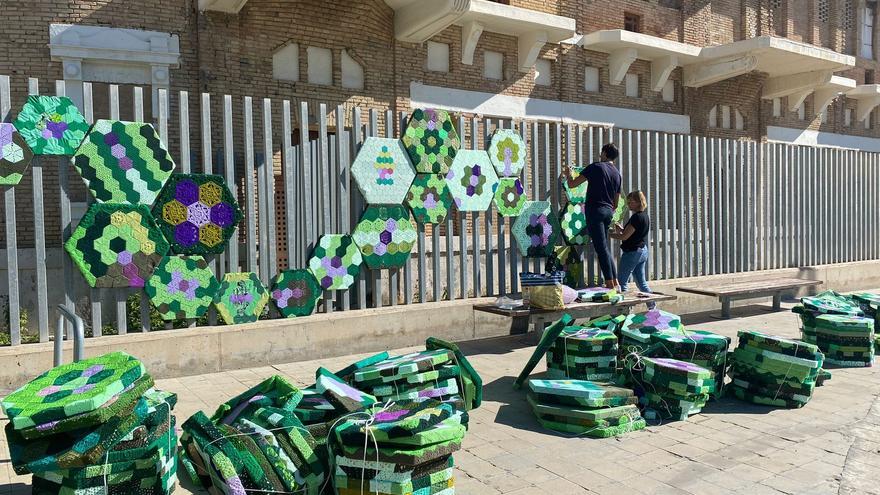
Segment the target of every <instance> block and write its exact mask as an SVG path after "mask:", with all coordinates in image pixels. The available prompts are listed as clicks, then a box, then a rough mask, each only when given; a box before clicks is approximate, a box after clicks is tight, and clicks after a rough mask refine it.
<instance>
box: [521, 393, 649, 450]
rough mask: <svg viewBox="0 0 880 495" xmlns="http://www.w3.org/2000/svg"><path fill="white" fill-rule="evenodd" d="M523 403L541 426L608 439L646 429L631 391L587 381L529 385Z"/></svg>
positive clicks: (562, 431)
mask: <svg viewBox="0 0 880 495" xmlns="http://www.w3.org/2000/svg"><path fill="white" fill-rule="evenodd" d="M526 400H527V401H528V403H529V405H530V406H531V408H532V411H533V412H534V413H535V417H536V418H537V420H538V423H540V424H541V426H543V427H545V428H547V429H550V430H554V431H558V432H561V433H567V434H570V435H572V436H586V437H594V438H607V437H613V436H617V435H621V434H624V433H627V432H630V431H635V430H640V429H642V428H644V427H645V420H644V419H643V418H642V415H641V413H640V412H639V408H638V406H637V404H638V398H637V397H636V396H635V394H634V393H633V391H632V390H630V389H627V388H621V387H615V386H612V385H609V384H605V383H599V382H593V381H588V380H538V379H532V380H529V381H528V392H527V394H526Z"/></svg>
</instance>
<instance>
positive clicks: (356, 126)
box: [306, 107, 425, 309]
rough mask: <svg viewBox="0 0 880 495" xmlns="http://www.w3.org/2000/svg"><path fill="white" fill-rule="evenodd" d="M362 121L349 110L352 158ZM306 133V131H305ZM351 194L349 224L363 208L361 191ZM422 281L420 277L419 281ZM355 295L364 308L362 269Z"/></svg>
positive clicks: (421, 300) (358, 114) (352, 222)
mask: <svg viewBox="0 0 880 495" xmlns="http://www.w3.org/2000/svg"><path fill="white" fill-rule="evenodd" d="M362 129H363V128H362V123H361V109H360V108H358V107H354V108H353V109H352V112H351V140H350V142H349V145H350V150H351V151H350V152H351V156H352V159H354V157H356V156H357V152H358V150H359V149H360V145H361V140H362V139H361V138H362V137H363V136H362ZM306 133H308V131H306ZM352 195H353V205H352V207H351V208H350V210H349V213H350V217H351V223H350V224H349V226H352V225H354V222H356V219H357V218H359V217H360V214H361V210H363V204H364V201H363V198H362V197H361V193H360V191H359V190H358V189H357V188H354V190H353V191H352ZM419 252H420V253H421V252H423V251H422V249H421V248H420V249H419ZM422 281H424V279H422V280H421V281H420V282H422ZM357 297H358V309H366V307H367V278H366V274H365V273H364V271H363V270H361V271H360V273H358V278H357ZM419 302H425V300H424V299H420V300H419Z"/></svg>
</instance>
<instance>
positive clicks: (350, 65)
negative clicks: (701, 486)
mask: <svg viewBox="0 0 880 495" xmlns="http://www.w3.org/2000/svg"><path fill="white" fill-rule="evenodd" d="M342 87H343V88H349V89H364V66H363V65H361V64H360V63H359V62H358V61H357V60H355V59H354V58H352V56H351V55H349V53H348V50H342Z"/></svg>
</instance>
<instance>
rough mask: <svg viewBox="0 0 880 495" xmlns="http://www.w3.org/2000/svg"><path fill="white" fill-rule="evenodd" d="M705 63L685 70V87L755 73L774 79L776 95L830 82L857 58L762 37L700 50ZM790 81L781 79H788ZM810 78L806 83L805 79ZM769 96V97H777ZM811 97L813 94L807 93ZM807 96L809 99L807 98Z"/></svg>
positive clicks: (784, 40) (800, 92)
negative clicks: (831, 78)
mask: <svg viewBox="0 0 880 495" xmlns="http://www.w3.org/2000/svg"><path fill="white" fill-rule="evenodd" d="M700 59H701V61H700V62H698V63H696V64H692V65H689V66H687V67H685V85H686V86H690V87H695V88H699V87H702V86H706V85H708V84H712V83H716V82H718V81H723V80H725V79H729V78H731V77H736V76H739V75H742V74H746V73H748V72H751V71H759V72H764V73H766V74H767V75H768V76H769V77H770V82H772V86H773V87H774V88H775V89H774V90H773V91H775V92H777V93H778V92H783V93H784V92H786V91H789V93H787V94H785V96H787V95H789V94H797V96H798V97H800V96H801V95H802V94H803V92H804V91H806V86H808V85H812V87H813V88H816V87H820V86H824V85H826V84H828V83H829V82H830V79H829V78H830V77H831V73H833V72H834V71H838V70H842V69H846V68H849V67H854V66H855V63H856V61H855V57H852V56H850V55H843V54H840V53H837V52H835V51H833V50H828V49H826V48H819V47H817V46H813V45H810V44H807V43H800V42H797V41H792V40H789V39H785V38H776V37H773V36H759V37H756V38H751V39H747V40H742V41H736V42H733V43H728V44H726V45H718V46H707V47H704V48H702V49H701V50H700ZM787 76H795V77H789V78H788V79H777V78H784V77H787ZM803 77H807V78H808V79H809V81H807V82H806V83H805V82H804V81H803V80H802V78H803ZM807 83H808V84H807ZM770 94H771V93H765V95H763V96H764V97H765V98H775V97H776V96H769V95H770ZM806 94H807V95H809V92H807V93H806ZM804 97H806V96H804Z"/></svg>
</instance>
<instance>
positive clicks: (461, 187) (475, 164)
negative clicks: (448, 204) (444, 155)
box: [446, 150, 498, 211]
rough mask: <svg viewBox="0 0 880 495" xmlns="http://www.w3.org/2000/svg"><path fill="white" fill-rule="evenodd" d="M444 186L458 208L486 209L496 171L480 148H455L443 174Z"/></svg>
mask: <svg viewBox="0 0 880 495" xmlns="http://www.w3.org/2000/svg"><path fill="white" fill-rule="evenodd" d="M446 185H447V186H448V187H449V192H450V193H451V194H452V200H453V201H454V202H455V207H456V208H458V211H486V210H488V209H489V205H491V204H492V195H493V194H494V193H495V186H497V185H498V174H496V173H495V167H493V166H492V161H491V160H489V155H488V154H486V152H485V151H482V150H459V151H458V154H456V155H455V160H453V161H452V167H450V168H449V173H447V174H446Z"/></svg>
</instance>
